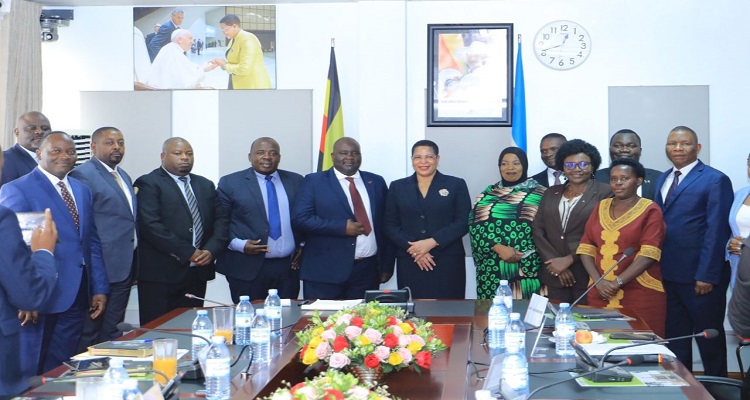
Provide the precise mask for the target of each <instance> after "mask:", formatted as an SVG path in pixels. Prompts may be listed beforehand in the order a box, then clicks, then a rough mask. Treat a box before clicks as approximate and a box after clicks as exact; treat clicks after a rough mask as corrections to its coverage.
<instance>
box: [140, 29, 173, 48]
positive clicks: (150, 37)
mask: <svg viewBox="0 0 750 400" xmlns="http://www.w3.org/2000/svg"><path fill="white" fill-rule="evenodd" d="M159 28H161V24H156V25H154V31H153V32H151V33H149V34H148V35H146V38H145V40H146V48H148V45H149V44H151V40H153V39H154V36H156V34H157V33H158V32H159ZM170 36H171V35H170Z"/></svg>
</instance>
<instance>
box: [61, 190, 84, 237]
mask: <svg viewBox="0 0 750 400" xmlns="http://www.w3.org/2000/svg"><path fill="white" fill-rule="evenodd" d="M57 186H60V194H61V195H62V198H63V201H64V202H65V205H66V206H68V210H69V211H70V215H71V216H72V217H73V221H74V222H75V223H76V228H80V227H81V225H80V222H79V220H78V209H77V208H76V202H75V201H74V200H73V195H71V194H70V191H69V190H68V187H67V186H65V182H63V181H60V182H57Z"/></svg>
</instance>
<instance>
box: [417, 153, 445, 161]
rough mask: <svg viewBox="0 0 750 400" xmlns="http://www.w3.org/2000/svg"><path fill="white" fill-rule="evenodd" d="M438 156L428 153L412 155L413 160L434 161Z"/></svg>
mask: <svg viewBox="0 0 750 400" xmlns="http://www.w3.org/2000/svg"><path fill="white" fill-rule="evenodd" d="M437 157H438V156H436V155H434V154H428V155H426V156H411V159H412V161H422V160H427V161H433V160H435V159H436V158H437Z"/></svg>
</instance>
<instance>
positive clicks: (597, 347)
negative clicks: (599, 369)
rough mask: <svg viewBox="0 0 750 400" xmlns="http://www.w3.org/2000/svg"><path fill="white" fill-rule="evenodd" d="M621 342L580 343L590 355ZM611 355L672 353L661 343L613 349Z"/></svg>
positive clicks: (601, 354) (597, 353)
mask: <svg viewBox="0 0 750 400" xmlns="http://www.w3.org/2000/svg"><path fill="white" fill-rule="evenodd" d="M624 345H625V344H623V343H617V344H612V343H601V344H595V343H592V344H582V345H581V347H583V348H584V350H586V351H587V352H588V353H589V354H591V355H592V356H603V355H604V353H606V352H607V351H608V350H611V349H614V348H615V347H620V346H624ZM610 354H611V355H631V354H643V355H645V354H666V355H668V356H672V357H674V356H675V355H674V353H672V351H671V350H669V349H668V348H667V346H664V345H661V344H644V345H643V346H635V347H628V348H625V349H619V350H615V351H613V352H612V353H610Z"/></svg>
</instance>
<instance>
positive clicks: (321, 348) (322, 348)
mask: <svg viewBox="0 0 750 400" xmlns="http://www.w3.org/2000/svg"><path fill="white" fill-rule="evenodd" d="M329 354H331V345H330V344H328V342H325V341H324V342H320V344H319V345H318V347H316V348H315V356H316V357H318V358H319V359H321V360H322V359H324V358H326V357H327V356H328V355H329Z"/></svg>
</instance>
